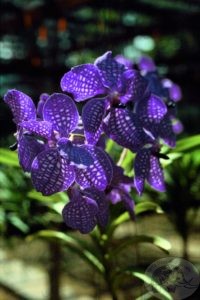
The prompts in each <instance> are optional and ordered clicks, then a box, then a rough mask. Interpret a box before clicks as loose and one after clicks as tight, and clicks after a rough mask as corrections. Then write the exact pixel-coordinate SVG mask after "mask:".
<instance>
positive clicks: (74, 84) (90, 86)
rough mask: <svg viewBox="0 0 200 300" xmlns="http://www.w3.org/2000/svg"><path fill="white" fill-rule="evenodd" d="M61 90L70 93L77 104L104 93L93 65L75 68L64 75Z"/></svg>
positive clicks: (99, 77) (96, 69)
mask: <svg viewBox="0 0 200 300" xmlns="http://www.w3.org/2000/svg"><path fill="white" fill-rule="evenodd" d="M61 89H62V91H65V92H68V93H71V94H72V95H73V96H74V99H75V100H76V101H77V102H79V101H84V100H86V99H88V98H92V97H94V96H96V95H100V94H103V93H105V87H104V85H103V84H102V80H101V76H100V74H99V72H98V68H97V67H96V66H94V65H93V64H84V65H80V66H76V67H74V68H72V69H71V71H69V72H67V73H65V74H64V76H63V77H62V79H61Z"/></svg>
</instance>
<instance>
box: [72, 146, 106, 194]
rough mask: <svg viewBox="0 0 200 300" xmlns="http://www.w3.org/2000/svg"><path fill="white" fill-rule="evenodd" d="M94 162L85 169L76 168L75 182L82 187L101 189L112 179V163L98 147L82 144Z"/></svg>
mask: <svg viewBox="0 0 200 300" xmlns="http://www.w3.org/2000/svg"><path fill="white" fill-rule="evenodd" d="M82 147H84V148H85V149H86V150H87V151H88V152H89V153H90V154H91V155H92V157H93V159H94V163H93V164H92V165H90V166H89V167H87V168H85V169H77V168H76V182H77V183H78V184H79V185H80V186H81V187H83V188H90V187H94V188H96V189H97V190H100V191H103V190H105V188H106V187H107V185H108V184H109V183H110V181H111V179H112V165H111V163H110V159H109V158H108V155H107V154H106V153H105V152H104V151H103V150H102V149H101V148H99V147H95V146H91V145H84V146H82Z"/></svg>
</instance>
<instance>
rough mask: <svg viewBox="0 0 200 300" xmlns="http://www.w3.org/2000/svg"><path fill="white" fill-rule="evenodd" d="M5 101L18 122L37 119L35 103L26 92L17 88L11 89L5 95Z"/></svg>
mask: <svg viewBox="0 0 200 300" xmlns="http://www.w3.org/2000/svg"><path fill="white" fill-rule="evenodd" d="M4 101H5V102H6V103H7V104H8V105H9V107H10V109H11V111H12V113H13V116H14V122H15V123H16V124H18V123H19V122H22V121H27V120H31V119H33V120H34V119H36V109H35V105H34V103H33V101H32V99H31V98H30V97H29V96H27V95H26V94H24V93H22V92H20V91H18V90H15V89H13V90H9V91H8V92H7V94H6V95H5V96H4Z"/></svg>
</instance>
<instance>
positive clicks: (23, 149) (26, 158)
mask: <svg viewBox="0 0 200 300" xmlns="http://www.w3.org/2000/svg"><path fill="white" fill-rule="evenodd" d="M44 150H45V145H44V144H42V143H41V142H39V141H37V140H36V138H35V137H33V136H29V135H26V134H24V135H21V137H20V139H19V142H18V157H19V163H20V165H21V167H22V169H23V170H24V172H30V171H31V165H32V162H33V160H34V158H35V157H36V156H37V155H38V154H39V153H40V152H42V151H44Z"/></svg>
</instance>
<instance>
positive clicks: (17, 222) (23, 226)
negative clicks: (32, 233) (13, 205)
mask: <svg viewBox="0 0 200 300" xmlns="http://www.w3.org/2000/svg"><path fill="white" fill-rule="evenodd" d="M7 218H8V220H9V221H10V223H11V224H12V225H13V226H15V227H16V228H18V229H19V230H20V231H22V232H24V233H27V232H28V231H29V227H28V225H27V224H26V223H24V222H23V221H22V220H21V219H20V218H19V217H18V216H17V215H15V214H9V215H8V216H7Z"/></svg>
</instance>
